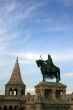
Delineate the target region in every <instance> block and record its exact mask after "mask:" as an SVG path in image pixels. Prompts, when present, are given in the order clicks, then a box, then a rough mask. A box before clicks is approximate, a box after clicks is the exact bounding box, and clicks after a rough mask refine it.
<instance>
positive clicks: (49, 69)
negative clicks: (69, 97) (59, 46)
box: [36, 55, 60, 82]
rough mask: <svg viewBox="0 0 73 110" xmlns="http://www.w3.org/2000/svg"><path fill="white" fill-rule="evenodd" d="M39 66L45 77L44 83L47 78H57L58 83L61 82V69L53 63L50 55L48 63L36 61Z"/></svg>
mask: <svg viewBox="0 0 73 110" xmlns="http://www.w3.org/2000/svg"><path fill="white" fill-rule="evenodd" d="M36 63H37V66H38V67H40V70H41V73H42V75H43V81H45V80H46V78H49V79H53V78H56V82H59V81H60V69H59V67H57V66H55V65H54V64H53V62H52V58H51V56H50V55H48V59H47V60H46V61H44V60H42V58H41V59H40V60H36Z"/></svg>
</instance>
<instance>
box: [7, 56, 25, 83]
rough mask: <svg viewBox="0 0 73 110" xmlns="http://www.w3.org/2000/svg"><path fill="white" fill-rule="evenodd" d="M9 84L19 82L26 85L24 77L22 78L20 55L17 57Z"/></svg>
mask: <svg viewBox="0 0 73 110" xmlns="http://www.w3.org/2000/svg"><path fill="white" fill-rule="evenodd" d="M7 84H9V85H10V84H13V85H15V84H18V85H24V83H23V81H22V78H21V73H20V67H19V62H18V57H17V59H16V62H15V65H14V68H13V72H12V75H11V78H10V80H9V82H8V83H7Z"/></svg>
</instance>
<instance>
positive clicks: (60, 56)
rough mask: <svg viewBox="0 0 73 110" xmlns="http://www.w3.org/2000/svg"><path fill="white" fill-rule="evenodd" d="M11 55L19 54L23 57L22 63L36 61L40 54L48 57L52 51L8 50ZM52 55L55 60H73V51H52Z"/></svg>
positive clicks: (45, 57) (44, 58) (43, 57)
mask: <svg viewBox="0 0 73 110" xmlns="http://www.w3.org/2000/svg"><path fill="white" fill-rule="evenodd" d="M6 54H7V55H9V56H14V57H16V56H18V57H19V58H20V59H21V61H20V62H21V63H30V62H31V63H30V64H32V63H34V61H35V60H38V59H40V55H41V56H42V59H43V60H46V59H47V56H48V54H50V53H35V52H30V51H28V52H24V51H20V52H8V53H6ZM51 57H52V59H54V60H55V61H61V62H62V61H72V60H73V53H72V51H64V52H62V53H61V52H55V53H54V52H52V53H51Z"/></svg>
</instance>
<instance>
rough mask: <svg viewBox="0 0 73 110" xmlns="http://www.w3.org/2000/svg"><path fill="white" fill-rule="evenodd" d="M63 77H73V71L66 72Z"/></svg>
mask: <svg viewBox="0 0 73 110" xmlns="http://www.w3.org/2000/svg"><path fill="white" fill-rule="evenodd" d="M63 77H66V78H72V77H73V72H71V73H65V74H64V75H63Z"/></svg>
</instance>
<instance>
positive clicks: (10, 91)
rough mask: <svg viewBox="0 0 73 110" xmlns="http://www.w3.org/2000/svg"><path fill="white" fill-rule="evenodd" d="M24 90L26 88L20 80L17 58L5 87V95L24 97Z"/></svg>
mask: <svg viewBox="0 0 73 110" xmlns="http://www.w3.org/2000/svg"><path fill="white" fill-rule="evenodd" d="M25 88H26V86H25V84H24V83H23V81H22V78H21V72H20V67H19V62H18V57H17V59H16V62H15V65H14V68H13V72H12V75H11V78H10V80H9V82H8V83H7V84H6V85H5V95H25Z"/></svg>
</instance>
